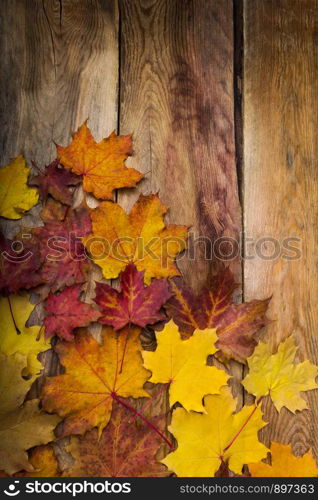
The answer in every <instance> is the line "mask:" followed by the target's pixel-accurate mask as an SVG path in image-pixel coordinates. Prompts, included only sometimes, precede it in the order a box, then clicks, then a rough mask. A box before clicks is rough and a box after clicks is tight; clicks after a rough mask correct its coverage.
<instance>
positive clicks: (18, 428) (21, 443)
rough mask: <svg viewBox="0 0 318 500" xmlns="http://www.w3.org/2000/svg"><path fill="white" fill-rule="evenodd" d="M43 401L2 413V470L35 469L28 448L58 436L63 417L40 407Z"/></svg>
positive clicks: (0, 436) (0, 447)
mask: <svg viewBox="0 0 318 500" xmlns="http://www.w3.org/2000/svg"><path fill="white" fill-rule="evenodd" d="M38 403H39V401H38V400H37V399H33V400H31V401H27V402H26V403H25V404H24V406H23V407H22V408H17V409H15V410H13V411H11V412H10V413H6V414H4V415H1V414H0V470H3V471H4V472H6V473H7V474H14V473H15V472H18V471H21V470H22V469H23V470H26V471H32V470H33V467H32V464H30V463H29V461H28V454H27V453H26V450H29V449H30V448H33V447H34V446H39V445H41V444H47V443H49V442H50V441H53V439H54V433H53V430H54V428H55V427H56V425H57V424H58V423H59V421H60V419H59V417H57V416H56V415H47V414H45V413H43V412H42V411H41V410H39V408H38Z"/></svg>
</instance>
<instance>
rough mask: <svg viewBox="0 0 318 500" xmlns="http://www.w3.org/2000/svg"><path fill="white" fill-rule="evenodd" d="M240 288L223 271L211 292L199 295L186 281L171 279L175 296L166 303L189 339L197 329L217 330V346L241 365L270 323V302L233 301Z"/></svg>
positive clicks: (172, 316)
mask: <svg viewBox="0 0 318 500" xmlns="http://www.w3.org/2000/svg"><path fill="white" fill-rule="evenodd" d="M235 287H236V284H235V281H234V277H233V274H232V272H231V271H230V270H229V269H228V268H223V269H222V270H221V271H220V272H219V274H218V275H217V276H215V277H214V278H213V282H212V286H211V288H210V289H207V288H205V289H203V290H202V292H201V293H200V294H199V295H195V294H194V293H193V291H192V290H191V288H188V287H187V286H186V284H185V282H184V280H183V279H182V278H179V277H177V278H174V279H172V280H171V291H172V292H173V293H174V296H173V297H172V298H171V299H170V300H169V301H168V302H167V303H166V305H165V309H166V311H167V313H168V315H169V316H170V317H171V318H172V319H173V320H174V322H175V323H176V324H177V325H178V326H179V328H180V331H181V332H182V334H183V335H184V336H186V337H188V336H190V335H192V333H193V331H194V330H195V329H196V328H199V329H201V330H203V329H204V328H217V334H218V337H219V340H218V342H217V344H216V345H217V347H218V348H219V349H220V350H221V352H222V355H223V356H225V357H227V358H233V359H235V360H236V361H239V362H241V363H245V362H246V358H247V357H248V356H250V355H251V354H252V353H253V350H254V348H255V346H256V345H257V342H256V340H255V338H254V336H255V334H256V332H257V331H258V330H259V329H260V328H262V327H263V326H265V325H266V324H267V323H268V320H267V318H266V316H265V313H266V310H267V308H268V303H269V300H270V299H266V300H252V301H251V302H245V303H243V304H234V303H233V302H232V293H233V291H234V289H235Z"/></svg>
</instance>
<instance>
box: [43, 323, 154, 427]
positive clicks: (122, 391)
mask: <svg viewBox="0 0 318 500" xmlns="http://www.w3.org/2000/svg"><path fill="white" fill-rule="evenodd" d="M139 335H140V329H138V328H130V329H126V330H124V331H123V332H122V333H121V334H120V336H118V335H117V334H116V333H115V332H114V331H113V330H112V329H111V328H110V327H109V328H107V327H104V329H103V344H102V345H99V344H98V342H97V341H96V340H95V339H94V338H93V337H91V336H89V335H87V333H86V334H85V332H81V333H79V334H78V335H77V336H76V337H75V340H74V343H69V342H60V343H59V344H57V346H56V351H57V353H58V355H59V358H60V362H61V363H62V365H63V366H64V368H65V373H64V374H63V375H58V376H57V377H52V378H49V379H48V380H47V382H46V384H45V385H44V388H43V395H42V403H43V407H44V408H45V409H46V410H47V411H49V412H57V413H58V414H59V415H60V416H61V417H66V419H65V421H64V424H63V435H69V434H83V433H84V432H86V431H87V430H88V429H90V428H91V427H98V430H99V434H100V433H101V432H102V430H103V429H104V427H105V426H106V425H107V424H108V422H109V419H110V415H111V410H112V406H113V401H114V399H115V397H117V396H122V397H124V398H126V397H133V398H140V397H149V394H148V393H147V392H146V391H145V390H144V389H143V385H144V383H145V382H146V381H147V379H148V378H149V375H150V374H149V372H148V371H147V370H145V368H144V367H143V365H142V358H141V354H140V341H139Z"/></svg>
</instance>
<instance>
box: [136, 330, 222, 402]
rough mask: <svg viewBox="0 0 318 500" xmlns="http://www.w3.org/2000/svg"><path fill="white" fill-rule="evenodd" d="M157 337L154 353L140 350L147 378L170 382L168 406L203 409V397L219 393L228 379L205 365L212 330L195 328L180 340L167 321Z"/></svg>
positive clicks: (213, 335) (211, 349)
mask: <svg viewBox="0 0 318 500" xmlns="http://www.w3.org/2000/svg"><path fill="white" fill-rule="evenodd" d="M156 338H157V349H156V350H155V352H150V351H143V352H142V357H143V360H144V366H145V367H146V368H147V369H148V370H151V372H152V376H151V378H150V379H149V381H150V382H153V383H155V384H156V383H169V384H170V387H169V400H170V406H173V405H174V404H175V403H176V402H177V401H178V402H179V403H181V404H182V406H184V407H185V408H186V409H187V410H195V411H204V407H203V405H202V398H203V396H205V395H206V394H217V393H219V392H220V390H221V386H223V385H226V383H227V380H228V377H227V375H226V373H225V372H224V371H223V370H219V369H218V368H216V367H215V366H208V365H207V358H208V356H209V355H210V354H214V352H215V351H216V348H215V347H214V343H215V342H216V340H217V336H216V332H215V330H213V329H210V330H195V332H194V333H193V335H192V337H190V338H189V339H187V340H182V339H181V338H180V333H179V331H178V327H177V326H176V325H175V324H174V323H173V321H170V322H169V323H167V324H166V325H165V328H164V329H163V330H162V331H161V332H157V333H156Z"/></svg>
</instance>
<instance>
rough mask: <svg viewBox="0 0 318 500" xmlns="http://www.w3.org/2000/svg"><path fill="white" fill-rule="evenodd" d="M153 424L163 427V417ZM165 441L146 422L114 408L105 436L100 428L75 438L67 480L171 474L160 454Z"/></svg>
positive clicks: (117, 406) (123, 408) (122, 407)
mask: <svg viewBox="0 0 318 500" xmlns="http://www.w3.org/2000/svg"><path fill="white" fill-rule="evenodd" d="M152 424H153V425H156V426H157V427H158V428H160V427H163V424H164V419H163V418H162V417H154V418H152ZM161 444H162V440H161V438H160V436H158V434H156V433H155V432H154V431H153V428H151V427H149V426H148V425H147V424H146V423H145V422H143V421H142V420H140V419H139V418H138V417H137V418H135V417H134V414H133V413H132V412H131V411H129V410H128V409H127V408H125V407H124V406H122V405H120V404H118V405H116V406H114V409H113V412H112V418H111V420H110V422H109V424H108V425H107V427H106V428H105V430H104V431H103V433H102V434H101V436H99V435H98V431H97V429H93V430H92V431H89V432H87V433H86V434H85V435H84V436H83V437H79V438H77V437H76V438H74V437H73V438H72V440H71V444H70V446H69V447H68V451H69V452H70V453H71V454H72V456H73V458H74V462H73V464H72V466H71V467H70V469H68V470H66V471H65V473H64V475H65V476H66V477H160V476H162V477H163V476H170V475H171V472H169V471H168V469H167V468H166V467H165V466H164V465H162V464H161V463H160V462H159V461H158V460H157V459H156V455H157V452H158V449H159V448H160V445H161Z"/></svg>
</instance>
